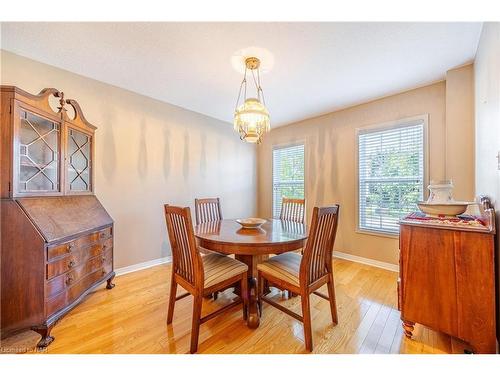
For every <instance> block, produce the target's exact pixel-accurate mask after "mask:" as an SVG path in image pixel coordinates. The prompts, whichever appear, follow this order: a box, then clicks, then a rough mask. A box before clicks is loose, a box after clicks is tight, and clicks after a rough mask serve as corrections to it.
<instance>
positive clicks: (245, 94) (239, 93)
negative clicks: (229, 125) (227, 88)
mask: <svg viewBox="0 0 500 375" xmlns="http://www.w3.org/2000/svg"><path fill="white" fill-rule="evenodd" d="M243 86H244V87H245V90H244V97H243V102H245V100H246V98H247V69H246V68H245V75H244V76H243V81H241V84H240V90H239V91H238V99H236V106H235V111H236V110H237V109H238V104H239V103H240V98H241V90H242V89H243Z"/></svg>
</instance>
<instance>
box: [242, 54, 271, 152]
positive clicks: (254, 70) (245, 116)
mask: <svg viewBox="0 0 500 375" xmlns="http://www.w3.org/2000/svg"><path fill="white" fill-rule="evenodd" d="M259 68H260V60H259V59H258V58H256V57H248V58H247V59H245V74H244V76H243V81H241V85H240V91H239V93H238V99H237V100H236V109H235V111H234V130H236V131H237V132H238V133H239V135H240V139H241V140H242V141H246V142H248V143H257V144H259V143H261V142H262V136H263V135H264V133H266V132H268V131H269V130H271V122H270V119H269V111H268V110H267V108H266V106H265V103H266V102H265V100H264V92H263V91H262V87H261V86H260V69H259ZM247 71H250V72H251V74H252V79H253V82H254V84H255V89H256V94H257V97H256V98H247ZM242 91H243V103H242V104H241V105H240V98H241V92H242Z"/></svg>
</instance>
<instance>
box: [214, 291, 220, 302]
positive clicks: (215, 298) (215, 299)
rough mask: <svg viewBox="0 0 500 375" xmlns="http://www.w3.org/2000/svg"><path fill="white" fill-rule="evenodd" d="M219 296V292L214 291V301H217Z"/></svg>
mask: <svg viewBox="0 0 500 375" xmlns="http://www.w3.org/2000/svg"><path fill="white" fill-rule="evenodd" d="M218 296H219V292H214V301H217V297H218Z"/></svg>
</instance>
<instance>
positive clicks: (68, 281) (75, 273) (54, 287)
mask: <svg viewBox="0 0 500 375" xmlns="http://www.w3.org/2000/svg"><path fill="white" fill-rule="evenodd" d="M112 259H113V253H112V249H111V248H108V250H107V251H106V252H103V253H101V252H99V253H98V254H94V256H93V257H92V258H89V259H88V260H87V261H86V262H85V263H83V264H81V265H79V266H77V267H75V268H74V269H72V270H71V271H68V272H66V273H64V274H61V275H59V276H57V277H54V278H53V279H52V280H50V281H48V282H47V284H46V288H45V291H46V294H45V295H46V296H47V298H52V297H53V296H54V295H56V294H58V293H60V292H62V291H63V290H64V289H66V288H68V287H71V286H72V285H74V284H75V283H76V282H78V281H79V280H80V279H82V278H84V277H86V276H87V275H89V274H90V273H93V272H94V271H96V270H98V269H101V268H102V269H104V265H105V264H107V263H110V260H112ZM108 272H109V271H106V273H108Z"/></svg>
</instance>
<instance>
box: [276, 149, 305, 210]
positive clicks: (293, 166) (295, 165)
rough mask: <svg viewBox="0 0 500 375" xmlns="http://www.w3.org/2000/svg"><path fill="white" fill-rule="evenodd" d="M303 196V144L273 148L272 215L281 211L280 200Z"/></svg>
mask: <svg viewBox="0 0 500 375" xmlns="http://www.w3.org/2000/svg"><path fill="white" fill-rule="evenodd" d="M283 197H287V198H304V145H303V144H297V145H293V146H287V147H279V148H274V149H273V217H275V218H277V217H279V216H280V212H281V200H282V198H283Z"/></svg>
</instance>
